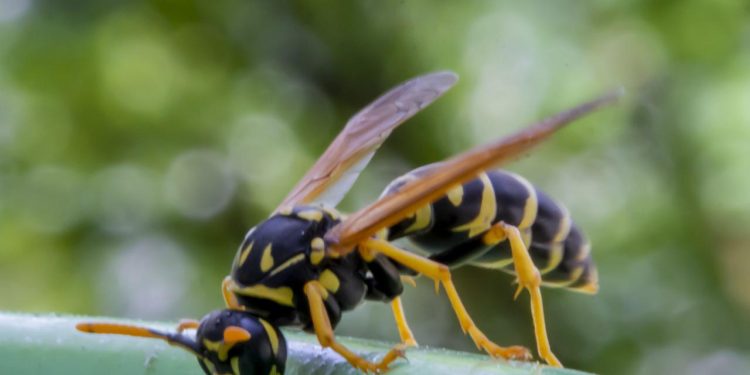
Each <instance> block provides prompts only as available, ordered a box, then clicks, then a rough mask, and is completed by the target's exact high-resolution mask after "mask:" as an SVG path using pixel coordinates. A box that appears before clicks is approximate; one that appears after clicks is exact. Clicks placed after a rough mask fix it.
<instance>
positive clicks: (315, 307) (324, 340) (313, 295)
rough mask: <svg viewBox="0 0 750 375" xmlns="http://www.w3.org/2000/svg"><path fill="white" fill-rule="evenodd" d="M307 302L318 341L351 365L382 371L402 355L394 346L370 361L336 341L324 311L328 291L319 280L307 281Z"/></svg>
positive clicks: (367, 370)
mask: <svg viewBox="0 0 750 375" xmlns="http://www.w3.org/2000/svg"><path fill="white" fill-rule="evenodd" d="M304 292H305V296H306V297H307V302H308V304H309V305H310V318H311V319H312V324H313V329H314V330H315V335H317V336H318V342H320V345H321V346H322V347H324V348H331V349H332V350H333V351H335V352H336V353H338V354H339V355H341V356H342V357H344V358H345V359H346V360H347V361H348V362H349V363H350V364H351V365H352V366H354V367H355V368H357V369H359V370H362V371H364V372H384V371H386V370H388V365H390V363H391V362H393V361H394V360H396V358H399V357H403V355H404V352H403V350H402V349H401V347H395V348H393V349H391V350H390V351H389V352H388V353H386V355H385V357H383V359H382V360H381V361H380V362H379V363H373V362H370V361H368V360H366V359H364V358H362V357H360V356H358V355H357V354H355V353H354V352H352V351H351V350H349V349H347V348H346V347H345V346H343V345H341V344H340V343H338V342H337V341H336V338H335V337H334V334H333V328H332V327H331V321H330V318H329V317H328V312H327V311H326V308H325V304H324V300H325V299H326V298H327V297H328V291H327V290H326V289H325V287H324V286H323V285H322V284H321V283H320V282H319V281H315V280H314V281H309V282H308V283H307V284H305V287H304Z"/></svg>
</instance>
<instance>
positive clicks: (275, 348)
mask: <svg viewBox="0 0 750 375" xmlns="http://www.w3.org/2000/svg"><path fill="white" fill-rule="evenodd" d="M259 320H260V324H262V325H263V329H265V330H266V334H267V335H268V341H270V342H271V351H272V352H273V355H276V354H277V353H278V352H279V336H278V335H277V334H276V330H275V329H273V326H272V325H271V323H269V322H267V321H265V319H259Z"/></svg>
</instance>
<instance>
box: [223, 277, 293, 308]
mask: <svg viewBox="0 0 750 375" xmlns="http://www.w3.org/2000/svg"><path fill="white" fill-rule="evenodd" d="M228 289H229V290H230V291H231V292H232V293H234V294H239V295H241V296H247V297H254V298H263V299H267V300H271V301H273V302H276V303H278V304H281V305H284V306H294V303H293V302H292V300H293V298H294V292H293V291H292V288H290V287H288V286H282V287H278V288H271V287H267V286H265V285H253V286H245V287H240V286H239V285H237V284H235V283H234V282H232V283H230V284H229V287H228Z"/></svg>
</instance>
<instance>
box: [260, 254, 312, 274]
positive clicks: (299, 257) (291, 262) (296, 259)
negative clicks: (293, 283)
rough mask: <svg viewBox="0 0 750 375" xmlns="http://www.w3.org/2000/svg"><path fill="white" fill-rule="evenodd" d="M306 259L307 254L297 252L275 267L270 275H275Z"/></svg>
mask: <svg viewBox="0 0 750 375" xmlns="http://www.w3.org/2000/svg"><path fill="white" fill-rule="evenodd" d="M304 260H305V254H297V255H295V256H293V257H291V258H289V259H287V260H286V261H285V262H284V263H281V265H280V266H278V267H276V268H274V270H273V271H271V274H270V275H269V276H273V275H275V274H277V273H279V272H281V271H283V270H285V269H287V268H289V267H291V266H293V265H295V264H297V263H299V262H302V261H304Z"/></svg>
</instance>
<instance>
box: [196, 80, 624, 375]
mask: <svg viewBox="0 0 750 375" xmlns="http://www.w3.org/2000/svg"><path fill="white" fill-rule="evenodd" d="M457 79H458V77H457V76H456V75H455V74H454V73H451V72H437V73H431V74H427V75H423V76H420V77H417V78H413V79H411V80H409V81H407V82H405V83H402V84H401V85H399V86H397V87H395V88H393V89H391V90H390V91H388V92H387V93H385V94H383V95H382V96H381V97H379V98H378V99H376V100H375V101H374V102H372V103H371V104H369V105H368V106H366V107H365V108H364V109H362V110H361V111H359V112H358V113H357V114H355V115H354V116H353V117H352V118H351V119H350V120H349V121H348V122H347V124H346V126H345V127H344V129H343V130H342V131H341V132H340V133H339V135H338V136H337V137H336V138H335V139H334V140H333V142H332V143H331V145H330V146H329V147H328V148H327V149H326V151H325V152H324V153H323V155H322V156H321V157H320V158H319V159H318V160H317V161H316V162H315V164H314V165H313V166H312V168H311V169H310V170H309V171H308V172H307V173H306V174H305V176H304V177H303V178H302V179H301V180H300V181H299V182H298V183H297V185H296V186H295V187H294V188H293V189H292V190H291V192H290V193H289V194H288V195H287V196H286V197H285V198H284V199H283V201H282V202H281V203H280V204H279V205H278V207H277V208H276V210H275V211H274V212H273V213H272V214H271V215H270V217H269V218H268V219H266V220H264V221H262V222H261V223H259V224H257V225H256V226H254V227H253V228H251V229H250V230H249V231H248V233H247V234H246V236H245V238H244V240H243V241H242V243H241V245H240V247H239V249H238V251H237V253H236V255H235V257H234V261H233V262H232V266H231V272H230V274H229V275H228V276H227V277H226V278H225V279H224V281H223V282H222V295H223V298H224V301H225V303H226V306H227V308H228V309H229V310H231V311H241V312H243V313H245V314H249V316H252V317H253V318H252V319H257V320H260V321H264V322H268V323H269V324H271V325H272V326H273V327H280V326H288V325H296V326H301V327H302V328H303V329H305V330H306V331H309V332H313V333H315V335H316V336H317V338H318V341H319V343H320V344H321V346H322V347H325V348H330V349H332V350H334V351H335V352H336V353H338V354H340V355H341V356H342V357H343V358H345V359H346V360H347V361H348V362H349V363H350V364H351V365H352V366H353V367H355V368H357V369H360V370H362V371H365V372H382V371H386V370H387V369H388V367H389V365H390V364H391V363H392V362H393V361H394V360H396V359H397V358H399V357H402V356H403V355H404V350H405V348H406V347H407V346H412V345H416V340H415V338H414V336H413V334H412V333H411V330H410V328H409V326H408V324H407V321H406V317H405V315H404V310H403V305H402V302H401V299H400V295H401V293H402V291H403V283H402V282H403V280H409V277H410V275H415V274H418V275H423V276H424V277H427V278H429V279H431V280H433V281H434V282H435V287H436V290H439V288H440V286H442V287H443V288H444V290H445V293H446V295H447V297H448V300H449V302H450V304H451V307H452V308H453V310H454V311H455V314H456V317H457V319H458V322H459V324H460V326H461V329H462V330H463V331H464V333H466V334H468V335H469V336H470V338H471V339H472V340H473V341H474V343H475V344H476V345H477V347H479V348H480V349H481V350H483V351H485V352H487V353H488V354H489V355H491V356H493V357H501V358H505V359H522V360H528V359H531V353H530V351H529V350H528V349H526V348H524V347H522V346H500V345H497V344H495V343H494V342H493V341H491V340H490V339H489V338H487V336H486V335H485V334H484V333H483V332H482V331H481V330H480V329H479V328H478V326H477V325H476V324H475V323H474V321H473V320H472V318H471V316H470V314H469V313H468V311H467V310H466V308H465V306H464V304H463V303H462V301H461V298H460V296H459V293H458V291H457V290H456V288H455V286H454V284H453V282H452V277H451V268H454V267H458V266H463V265H475V266H479V267H485V268H491V269H499V270H503V271H507V272H510V273H512V274H514V275H515V277H516V281H517V283H518V290H517V291H516V294H515V297H518V295H519V294H520V292H521V291H523V290H524V289H526V290H528V291H529V293H530V296H531V298H530V301H531V312H532V319H533V325H534V332H535V337H536V341H537V351H538V353H539V356H540V357H541V358H542V359H544V360H545V361H546V362H547V363H548V364H550V365H553V366H561V363H560V361H559V360H558V359H557V358H556V357H555V355H554V354H553V352H552V350H551V348H550V344H549V340H548V338H547V333H546V328H545V319H544V311H543V304H542V296H541V291H540V286H541V285H550V286H560V287H566V288H569V289H574V290H578V291H583V292H588V293H594V292H596V290H597V288H598V287H597V273H596V269H595V267H594V264H593V262H592V260H591V256H590V251H589V249H590V247H589V245H588V243H587V241H586V240H585V237H584V236H583V235H582V232H581V231H580V230H579V229H578V228H577V227H576V226H575V225H573V223H572V221H571V219H570V215H569V214H568V212H567V210H566V209H565V208H564V206H562V205H561V204H559V203H557V202H555V201H554V200H552V199H551V198H549V197H548V196H547V195H546V194H544V193H543V192H541V191H539V190H537V189H536V188H534V187H533V185H531V184H530V183H529V182H528V181H526V180H525V179H523V178H522V177H520V176H517V175H515V174H512V173H509V172H504V171H499V170H493V168H495V167H496V166H497V165H499V164H500V163H503V162H506V161H508V160H511V159H513V158H515V157H517V156H519V155H520V154H522V153H524V152H526V151H527V150H529V149H530V148H532V147H533V146H535V145H537V144H539V143H540V142H541V141H543V140H544V139H546V138H548V137H549V136H550V135H552V134H553V133H554V132H556V131H557V130H559V129H560V128H562V127H563V126H564V125H566V124H568V123H570V122H571V121H573V120H575V119H577V118H579V117H581V116H583V115H585V114H588V113H590V112H592V111H594V110H596V109H598V108H600V107H602V106H604V105H606V104H610V103H612V102H614V101H615V100H616V99H617V98H618V97H619V96H620V93H619V92H612V93H609V94H605V95H603V96H601V97H599V98H597V99H594V100H592V101H590V102H587V103H584V104H581V105H579V106H577V107H574V108H572V109H570V110H567V111H564V112H561V113H559V114H557V115H554V116H552V117H549V118H547V119H545V120H542V121H541V122H538V123H536V124H534V125H532V126H529V127H528V128H526V129H525V130H522V131H520V132H518V133H516V134H513V135H511V136H508V137H505V138H502V139H499V140H496V141H494V142H491V143H489V144H487V145H485V146H480V147H477V148H474V149H472V150H469V151H467V152H464V153H462V154H459V155H457V156H455V157H453V158H451V159H448V160H445V161H442V162H439V163H436V164H431V165H428V166H426V167H422V168H419V169H416V170H414V171H412V172H410V173H407V174H406V175H404V176H402V177H400V178H398V179H396V180H395V181H394V182H392V183H391V184H390V185H388V187H387V188H386V189H385V191H384V193H383V195H382V196H381V197H380V198H379V199H378V200H376V201H375V202H374V203H372V204H370V205H367V206H366V207H363V208H361V209H359V210H357V211H356V212H354V213H352V214H350V215H347V216H344V215H342V214H341V213H339V212H338V211H337V210H336V209H335V206H336V205H337V204H338V202H339V201H340V200H341V199H342V198H343V197H344V195H345V194H346V193H347V191H348V190H349V188H350V187H351V186H352V184H353V183H354V181H355V180H356V178H357V177H358V175H359V173H360V172H361V171H362V169H363V168H364V167H365V166H366V164H367V163H368V162H369V160H370V159H371V158H372V157H373V155H374V153H375V151H376V150H377V149H378V148H379V147H380V145H381V144H382V143H383V142H384V141H385V139H386V138H387V137H388V136H389V135H390V133H391V132H392V131H393V130H394V129H395V128H396V127H398V126H399V125H400V124H402V123H404V122H405V121H406V120H408V119H409V118H411V117H412V116H414V115H415V114H416V113H418V112H419V111H420V110H422V109H423V108H425V107H426V106H428V105H429V104H431V103H432V102H434V101H435V100H437V99H438V98H439V97H440V96H442V95H443V94H444V93H445V92H446V91H447V90H449V89H450V88H451V87H452V86H453V85H454V84H455V83H456V82H457ZM404 237H405V238H408V239H410V240H412V241H413V242H414V243H416V244H417V245H418V246H419V247H420V248H421V249H423V250H424V253H419V254H418V253H416V252H410V251H407V250H404V249H401V248H399V247H397V246H396V245H394V244H393V243H392V242H391V241H393V240H395V239H398V238H404ZM364 300H375V301H382V302H387V303H390V305H391V307H392V310H393V314H394V318H395V321H396V325H397V327H398V330H399V333H400V336H401V343H399V344H398V345H396V346H394V347H393V348H392V349H391V350H390V351H388V352H387V353H386V354H385V355H384V356H383V357H382V359H381V360H380V361H378V362H371V361H368V360H366V359H364V358H362V357H361V356H359V355H358V354H356V353H354V352H352V351H351V350H349V349H348V348H346V347H345V346H344V345H342V344H341V343H339V342H338V341H336V338H335V335H334V333H333V330H334V328H335V327H336V325H337V324H338V322H339V321H340V319H341V316H342V314H343V312H345V311H349V310H351V309H354V308H355V307H356V306H358V305H359V304H360V303H361V302H362V301H364ZM251 340H252V339H251ZM269 359H274V360H275V359H277V358H276V357H269ZM276 368H277V370H278V368H279V367H278V366H277V367H276ZM204 369H206V368H205V367H204ZM240 372H242V374H243V375H244V374H245V372H244V368H240V369H239V370H238V371H235V373H236V374H239V373H240Z"/></svg>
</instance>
